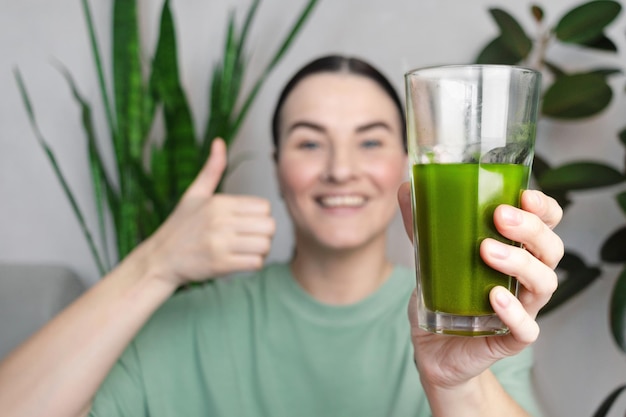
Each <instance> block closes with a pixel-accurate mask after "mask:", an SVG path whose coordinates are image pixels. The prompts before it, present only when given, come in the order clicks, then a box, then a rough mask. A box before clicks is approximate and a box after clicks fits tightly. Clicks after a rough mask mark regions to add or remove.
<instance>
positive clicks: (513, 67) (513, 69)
mask: <svg viewBox="0 0 626 417" xmlns="http://www.w3.org/2000/svg"><path fill="white" fill-rule="evenodd" d="M462 68H467V69H470V70H479V69H483V68H506V69H509V70H510V71H511V72H522V73H524V72H525V73H532V74H535V75H538V76H540V75H541V72H539V71H537V70H536V69H533V68H530V67H525V66H522V65H509V64H444V65H430V66H425V67H417V68H413V69H411V70H409V71H407V72H405V73H404V77H405V78H409V77H411V76H419V75H420V73H427V72H431V71H434V70H454V69H462Z"/></svg>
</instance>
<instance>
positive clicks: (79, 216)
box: [14, 68, 106, 275]
mask: <svg viewBox="0 0 626 417" xmlns="http://www.w3.org/2000/svg"><path fill="white" fill-rule="evenodd" d="M14 73H15V79H16V81H17V86H18V89H19V91H20V96H21V97H22V101H23V103H24V108H25V109H26V113H27V115H28V119H29V121H30V125H31V127H32V129H33V132H34V133H35V137H36V138H37V141H38V142H39V145H40V146H41V148H42V149H43V151H44V153H45V155H46V157H47V158H48V161H49V162H50V165H51V166H52V169H53V170H54V175H55V176H56V178H57V180H58V181H59V183H60V184H61V188H62V189H63V192H64V193H65V197H66V198H67V200H68V202H69V203H70V206H71V207H72V211H73V212H74V216H76V220H78V224H79V225H80V228H81V230H82V232H83V236H84V237H85V240H86V241H87V245H88V246H89V250H90V251H91V256H92V257H93V258H94V261H95V262H96V266H97V268H98V272H100V274H101V275H104V274H105V273H106V267H105V265H104V262H103V261H102V256H101V255H100V252H99V251H98V248H97V247H96V244H95V242H94V239H93V237H92V234H91V231H90V230H89V227H88V226H87V222H86V221H85V216H84V215H83V212H82V210H81V209H80V206H79V205H78V201H77V200H76V197H75V196H74V193H73V192H72V190H71V188H70V186H69V184H68V182H67V180H66V179H65V176H64V175H63V172H62V171H61V167H60V166H59V163H58V162H57V158H56V156H55V155H54V152H53V151H52V149H51V148H50V146H48V143H47V141H46V139H45V138H44V137H43V134H42V133H41V130H39V125H38V124H37V119H36V118H35V112H34V110H33V106H32V105H31V101H30V97H29V95H28V91H27V90H26V85H25V84H24V80H23V79H22V75H21V74H20V72H19V70H18V69H17V68H16V69H15V71H14Z"/></svg>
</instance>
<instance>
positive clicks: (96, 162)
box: [57, 63, 119, 270]
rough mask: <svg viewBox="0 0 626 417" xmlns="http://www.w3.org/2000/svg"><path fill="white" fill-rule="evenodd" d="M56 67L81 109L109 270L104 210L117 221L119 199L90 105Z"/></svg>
mask: <svg viewBox="0 0 626 417" xmlns="http://www.w3.org/2000/svg"><path fill="white" fill-rule="evenodd" d="M57 67H58V69H59V71H60V72H61V74H62V75H63V76H64V77H65V79H66V81H67V83H68V85H69V87H70V89H71V91H72V95H73V96H74V99H75V100H76V101H77V102H78V104H79V105H80V108H81V119H82V123H83V130H84V131H85V136H86V137H87V153H88V156H89V170H90V172H91V182H92V185H93V188H94V197H95V201H96V212H97V216H98V226H99V233H100V238H101V243H100V247H101V248H102V251H103V258H104V262H105V266H106V268H107V270H110V269H111V264H110V263H109V260H110V255H109V250H108V246H109V245H108V237H107V235H108V233H107V227H106V224H105V209H106V207H109V208H110V209H111V214H112V216H113V219H114V221H119V218H118V217H119V197H118V196H117V192H116V190H115V189H114V188H113V185H112V183H111V180H110V179H109V176H108V175H107V171H106V168H105V165H104V162H103V159H102V156H101V154H100V150H99V149H98V143H97V140H96V133H95V129H94V123H93V117H92V111H91V105H90V104H89V103H88V102H87V100H86V99H85V98H84V97H83V96H82V94H81V93H80V91H79V90H78V86H77V85H76V82H75V81H74V78H73V77H72V75H71V74H70V72H69V71H68V70H67V68H65V67H64V66H63V65H61V64H60V63H58V64H57Z"/></svg>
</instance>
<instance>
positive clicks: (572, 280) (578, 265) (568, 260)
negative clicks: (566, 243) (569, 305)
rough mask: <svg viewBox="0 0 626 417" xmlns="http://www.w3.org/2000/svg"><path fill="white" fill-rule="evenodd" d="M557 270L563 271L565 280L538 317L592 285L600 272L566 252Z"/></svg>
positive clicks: (576, 256)
mask: <svg viewBox="0 0 626 417" xmlns="http://www.w3.org/2000/svg"><path fill="white" fill-rule="evenodd" d="M557 269H560V270H563V271H565V272H566V273H567V275H566V278H565V279H564V280H563V281H561V282H560V283H559V287H558V288H557V290H556V291H555V292H554V294H553V295H552V298H551V299H550V301H549V302H548V303H547V304H546V305H545V306H544V307H543V308H542V309H541V311H540V312H539V315H540V316H542V315H545V314H547V313H549V312H551V311H553V310H555V309H556V308H557V307H559V306H561V305H562V304H564V303H565V302H567V301H568V300H570V299H572V298H573V297H574V296H576V295H577V294H579V293H580V292H581V291H583V290H584V289H585V288H587V287H588V286H589V285H590V284H591V283H593V281H594V280H596V279H597V278H598V277H599V276H600V274H601V272H602V271H601V270H600V269H599V268H597V267H594V266H592V267H590V266H587V265H586V264H585V262H584V261H583V260H582V259H581V258H580V257H579V256H578V255H576V254H574V253H572V252H567V251H566V252H565V254H564V255H563V258H562V259H561V261H560V262H559V265H558V266H557Z"/></svg>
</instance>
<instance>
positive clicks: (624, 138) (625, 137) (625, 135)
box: [619, 128, 626, 146]
mask: <svg viewBox="0 0 626 417" xmlns="http://www.w3.org/2000/svg"><path fill="white" fill-rule="evenodd" d="M619 140H620V142H622V145H624V146H626V128H624V129H622V130H621V131H620V132H619Z"/></svg>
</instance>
